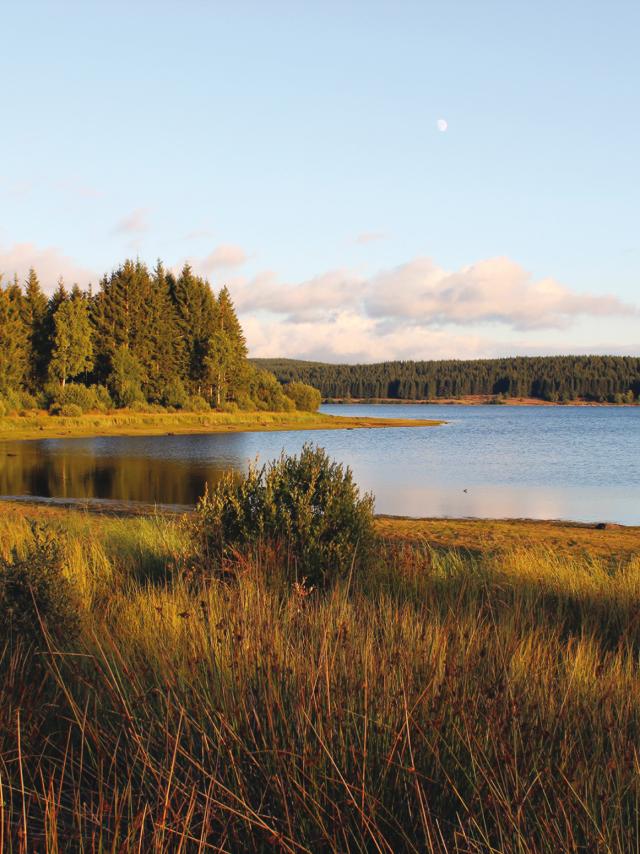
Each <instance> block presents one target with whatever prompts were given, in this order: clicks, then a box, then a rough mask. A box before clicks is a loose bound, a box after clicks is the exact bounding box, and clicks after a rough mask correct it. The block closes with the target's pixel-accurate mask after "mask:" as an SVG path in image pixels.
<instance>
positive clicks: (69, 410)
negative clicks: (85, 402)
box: [58, 403, 82, 418]
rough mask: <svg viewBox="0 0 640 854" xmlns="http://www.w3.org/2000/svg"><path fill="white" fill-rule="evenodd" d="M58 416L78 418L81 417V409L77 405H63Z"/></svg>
mask: <svg viewBox="0 0 640 854" xmlns="http://www.w3.org/2000/svg"><path fill="white" fill-rule="evenodd" d="M58 414H59V415H62V416H63V417H64V418H79V417H80V416H81V415H82V408H81V407H80V406H78V404H77V403H65V404H64V406H61V407H60V412H59V413H58Z"/></svg>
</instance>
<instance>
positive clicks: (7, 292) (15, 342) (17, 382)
mask: <svg viewBox="0 0 640 854" xmlns="http://www.w3.org/2000/svg"><path fill="white" fill-rule="evenodd" d="M0 279H1V277H0ZM28 367H29V332H28V327H27V325H26V323H25V322H24V319H23V306H22V294H21V291H20V286H19V285H16V283H15V282H14V283H13V284H12V285H9V286H8V287H7V288H3V287H2V281H1V280H0V394H12V393H15V392H18V391H20V388H21V385H22V382H23V380H24V378H25V376H26V374H27V370H28Z"/></svg>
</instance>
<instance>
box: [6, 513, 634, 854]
mask: <svg viewBox="0 0 640 854" xmlns="http://www.w3.org/2000/svg"><path fill="white" fill-rule="evenodd" d="M29 536H30V533H29V529H28V527H27V526H26V525H24V524H23V523H21V522H19V521H16V522H11V521H8V520H3V522H2V524H0V549H1V550H6V549H8V548H9V547H10V546H11V545H14V544H17V545H18V546H19V547H20V546H22V547H24V545H25V542H26V540H27V539H28V537H29ZM60 537H61V539H62V540H63V541H64V543H65V548H66V549H67V553H68V555H69V560H68V572H69V574H70V576H72V577H73V579H74V580H75V582H76V584H78V585H79V586H80V588H81V589H82V591H83V601H84V603H85V604H84V612H83V614H82V633H81V639H80V641H79V642H77V643H76V644H75V645H74V646H73V648H68V649H67V648H53V647H52V648H50V650H49V651H48V652H45V653H37V654H36V653H35V652H33V651H30V650H29V648H27V647H26V646H24V645H22V646H20V645H15V644H14V645H13V646H8V645H7V646H6V647H5V648H4V650H2V652H0V850H2V851H7V852H27V851H29V852H30V851H47V852H58V851H76V850H82V851H87V852H98V851H125V852H129V851H131V852H134V851H145V852H146V851H167V852H170V851H171V852H173V851H184V852H186V851H229V852H238V851H272V850H282V851H288V852H298V851H310V852H318V851H335V852H345V851H367V852H368V851H375V852H400V851H407V852H424V851H430V852H449V851H453V852H486V851H501V852H530V851H534V852H537V851H540V852H543V851H544V852H558V851H567V852H571V851H589V852H591V851H603V852H605V851H612V852H618V851H620V852H627V851H635V850H638V848H639V846H640V833H639V830H638V798H639V795H640V777H639V770H640V768H639V758H638V753H637V745H638V737H639V735H640V669H639V666H638V652H639V650H640V606H639V604H638V603H639V602H640V597H639V594H640V559H638V558H634V559H632V560H630V561H627V562H626V563H624V564H620V565H618V566H616V567H613V568H612V567H611V566H610V564H609V563H608V562H607V563H604V562H600V561H598V560H595V559H593V560H590V559H587V558H585V559H582V558H569V557H563V558H560V557H558V556H556V555H554V554H553V553H551V552H549V551H544V550H513V551H510V552H507V553H503V554H500V555H497V556H489V557H477V556H476V557H473V556H469V555H465V554H464V553H462V552H456V551H448V552H441V553H436V552H433V551H431V550H430V549H429V548H428V547H426V546H422V547H418V546H412V547H409V546H402V545H394V546H391V545H389V546H387V547H386V548H385V549H384V550H383V553H382V554H381V558H380V561H379V564H378V565H377V567H376V568H374V569H373V570H371V572H369V573H367V575H366V576H365V577H361V576H359V575H356V574H354V575H353V576H352V577H351V578H348V579H342V580H341V581H339V582H338V583H337V584H336V585H335V586H334V587H333V588H332V589H331V590H330V591H328V592H326V593H321V592H319V591H317V590H311V591H310V590H309V589H308V588H305V587H304V586H299V585H293V586H291V585H290V584H289V583H287V582H286V581H285V580H284V578H283V577H282V575H281V574H280V573H279V570H278V568H277V566H275V565H274V563H273V557H272V555H270V554H269V553H268V551H267V550H266V549H265V550H263V551H262V552H260V553H258V554H257V555H256V557H255V559H253V560H251V561H247V562H246V563H244V564H241V565H240V566H238V567H236V572H235V576H234V578H233V579H231V580H229V579H228V578H227V579H224V580H223V579H221V578H210V579H208V580H207V581H206V582H205V581H204V580H197V577H196V576H194V575H193V573H190V572H183V571H182V568H184V567H188V566H189V565H190V561H189V560H188V559H187V556H188V555H189V548H190V543H189V538H188V534H187V532H186V529H185V528H184V527H183V526H181V524H180V523H178V522H175V521H170V520H167V519H163V518H157V519H130V520H107V519H95V518H93V519H88V518H85V517H81V516H79V515H74V514H70V515H69V522H68V524H67V525H66V526H65V529H64V530H62V531H61V532H60Z"/></svg>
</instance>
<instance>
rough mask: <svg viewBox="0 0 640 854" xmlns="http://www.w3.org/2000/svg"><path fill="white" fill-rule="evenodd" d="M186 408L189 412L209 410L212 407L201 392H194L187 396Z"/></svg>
mask: <svg viewBox="0 0 640 854" xmlns="http://www.w3.org/2000/svg"><path fill="white" fill-rule="evenodd" d="M184 408H185V409H186V410H187V411H188V412H209V410H210V409H211V407H210V406H209V404H208V403H207V401H206V400H205V399H204V397H202V396H201V395H199V394H192V395H191V397H188V398H187V401H186V403H185V405H184Z"/></svg>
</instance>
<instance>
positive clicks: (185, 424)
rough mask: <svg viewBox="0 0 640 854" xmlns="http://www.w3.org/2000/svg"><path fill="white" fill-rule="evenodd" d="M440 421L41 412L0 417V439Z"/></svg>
mask: <svg viewBox="0 0 640 854" xmlns="http://www.w3.org/2000/svg"><path fill="white" fill-rule="evenodd" d="M442 423H444V422H442V421H435V420H416V419H411V418H403V419H395V418H343V417H341V416H333V415H324V414H322V413H320V412H235V413H226V412H214V411H211V412H162V413H157V412H151V413H145V412H132V411H130V410H119V411H117V412H113V413H109V414H99V413H87V414H86V415H81V416H78V417H77V418H65V417H61V416H55V415H49V414H47V413H46V412H37V413H31V412H29V413H26V414H24V415H15V416H6V417H2V418H0V441H2V440H8V439H49V438H56V439H57V438H71V437H73V436H132V435H148V436H154V435H162V434H163V433H175V434H178V433H233V432H250V431H270V430H345V429H346V430H353V429H366V428H380V427H433V426H437V425H439V424H442Z"/></svg>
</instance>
